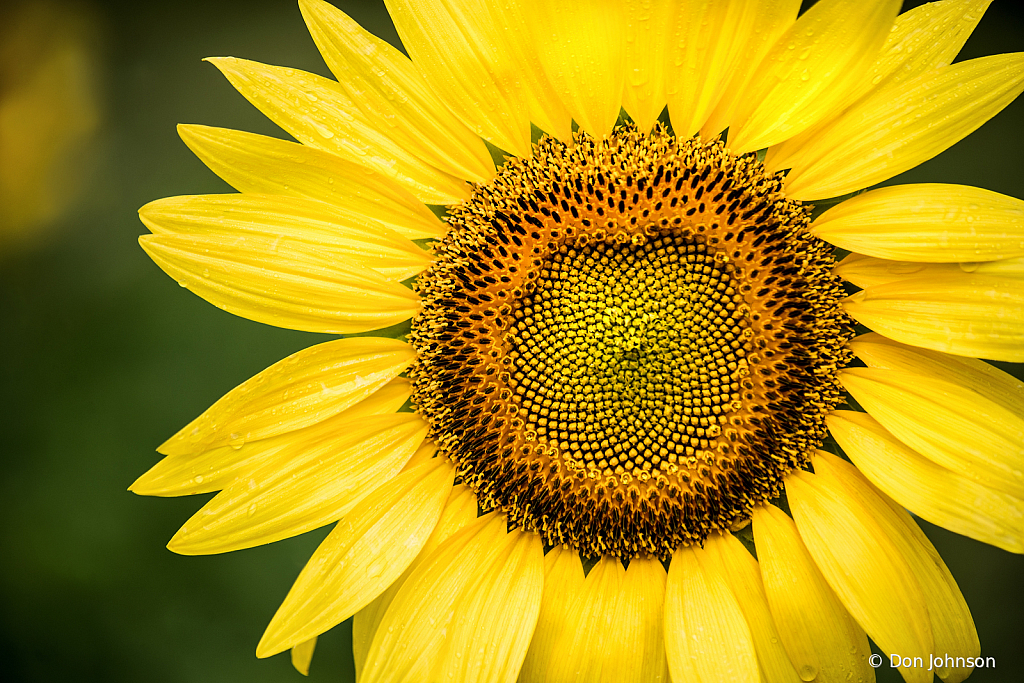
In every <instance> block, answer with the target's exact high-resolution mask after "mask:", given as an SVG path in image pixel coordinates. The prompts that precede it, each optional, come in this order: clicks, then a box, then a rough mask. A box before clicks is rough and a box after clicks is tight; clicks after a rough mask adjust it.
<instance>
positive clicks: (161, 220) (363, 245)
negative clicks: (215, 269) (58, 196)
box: [139, 194, 431, 280]
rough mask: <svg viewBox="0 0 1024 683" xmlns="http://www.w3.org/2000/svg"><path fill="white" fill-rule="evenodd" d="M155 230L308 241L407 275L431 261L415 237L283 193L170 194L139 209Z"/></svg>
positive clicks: (389, 273) (394, 276) (391, 275)
mask: <svg viewBox="0 0 1024 683" xmlns="http://www.w3.org/2000/svg"><path fill="white" fill-rule="evenodd" d="M139 218H141V219H142V222H143V223H144V224H145V225H146V227H147V228H149V229H150V230H151V231H152V232H154V233H156V234H170V235H202V236H207V235H209V236H214V235H216V236H221V237H241V236H254V237H258V238H265V239H271V240H274V242H272V244H277V245H281V244H288V243H289V242H295V243H299V244H310V245H314V246H316V248H317V249H319V250H320V251H322V252H323V253H324V254H329V255H332V256H334V257H338V258H342V259H347V260H350V261H353V262H355V263H358V264H359V265H361V266H364V267H366V268H371V269H373V270H375V271H377V272H378V273H380V274H381V275H382V276H384V277H385V278H387V279H389V280H405V279H408V278H410V277H413V276H414V275H417V274H419V273H420V272H421V271H422V270H423V269H424V268H426V267H427V266H428V265H429V264H430V260H431V259H430V256H429V255H428V254H427V253H426V252H424V251H423V250H422V249H420V248H419V247H418V246H416V244H415V243H413V242H412V240H410V239H408V238H406V237H403V236H401V235H399V234H398V233H397V232H395V231H394V230H391V229H390V228H387V227H385V226H384V225H382V224H380V223H378V222H376V221H373V220H369V219H366V218H361V219H356V220H353V219H352V217H351V216H350V215H346V214H345V213H344V212H341V211H337V210H336V209H334V208H333V207H331V206H330V205H329V204H324V203H323V202H318V201H313V200H311V199H303V198H301V197H282V196H280V195H255V194H222V195H197V196H186V197H168V198H167V199H158V200H157V201H155V202H150V203H149V204H146V205H145V206H144V207H142V208H141V209H139Z"/></svg>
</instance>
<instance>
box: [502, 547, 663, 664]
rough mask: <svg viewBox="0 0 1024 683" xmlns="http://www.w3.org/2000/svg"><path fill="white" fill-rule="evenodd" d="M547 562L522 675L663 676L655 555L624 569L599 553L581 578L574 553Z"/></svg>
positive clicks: (660, 589) (658, 566) (660, 577)
mask: <svg viewBox="0 0 1024 683" xmlns="http://www.w3.org/2000/svg"><path fill="white" fill-rule="evenodd" d="M559 553H560V555H575V554H576V553H575V551H573V550H567V551H559ZM550 555H551V553H549V556H550ZM546 564H547V565H548V571H547V572H546V576H545V593H544V600H543V602H542V607H541V617H540V618H539V619H538V622H537V633H536V634H535V636H534V641H533V642H531V644H530V651H529V654H528V655H527V658H526V661H525V662H524V663H523V671H522V673H521V674H520V676H519V680H520V682H521V683H534V682H536V683H568V682H571V681H576V682H578V683H599V682H600V681H605V680H608V681H616V683H631V682H635V683H649V682H652V681H666V682H667V681H668V669H667V663H666V660H665V638H664V635H663V632H662V619H663V618H664V606H665V602H664V596H665V568H664V567H662V566H661V563H660V562H658V561H657V560H654V559H650V558H634V559H633V560H631V561H630V565H629V570H628V571H627V570H624V569H623V568H622V564H621V562H620V561H619V560H618V558H613V557H604V558H601V559H600V560H598V562H597V564H596V565H595V566H594V567H593V568H592V569H591V570H590V573H589V574H587V576H586V578H584V577H583V571H582V567H581V566H580V563H579V559H578V558H568V557H566V558H562V557H560V556H556V557H555V559H554V560H553V561H552V560H546ZM549 586H550V589H549Z"/></svg>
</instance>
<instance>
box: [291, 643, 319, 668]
mask: <svg viewBox="0 0 1024 683" xmlns="http://www.w3.org/2000/svg"><path fill="white" fill-rule="evenodd" d="M315 649H316V636H314V637H312V638H310V639H309V640H307V641H306V642H304V643H299V644H298V645H296V646H295V647H293V648H292V666H293V667H295V670H296V671H298V672H299V673H300V674H302V675H303V676H308V675H309V664H310V662H312V661H313V650H315Z"/></svg>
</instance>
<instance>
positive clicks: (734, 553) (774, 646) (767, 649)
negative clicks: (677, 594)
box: [701, 532, 866, 683]
mask: <svg viewBox="0 0 1024 683" xmlns="http://www.w3.org/2000/svg"><path fill="white" fill-rule="evenodd" d="M704 551H705V552H704V553H703V555H702V556H701V560H702V561H703V562H704V563H705V564H707V565H708V566H709V567H710V568H711V569H712V570H713V571H714V572H716V573H718V574H719V575H720V576H722V577H724V578H725V580H726V584H727V585H728V586H729V588H730V589H731V590H732V593H733V595H734V596H735V598H736V602H737V604H738V605H739V606H740V609H741V610H742V611H743V616H744V617H746V620H747V626H748V627H749V628H750V636H751V638H752V639H753V641H754V650H755V651H756V652H757V660H758V663H759V664H760V666H761V680H762V681H764V683H797V682H798V681H799V680H800V677H799V676H798V675H797V670H796V668H794V666H793V663H792V662H791V661H790V659H789V656H788V655H787V654H786V650H785V649H784V648H783V646H782V645H781V644H780V642H779V631H778V629H776V628H775V620H774V618H773V617H772V614H771V612H770V611H769V608H768V602H767V599H766V597H765V592H764V585H763V584H762V582H761V573H760V571H759V569H758V566H757V560H755V559H754V558H753V556H752V555H751V554H750V553H749V552H748V551H747V549H746V548H744V547H743V544H742V543H740V541H739V539H737V538H736V537H735V536H733V535H732V534H730V533H728V532H724V533H712V534H711V535H710V536H708V537H707V539H705V541H704ZM819 635H820V633H819ZM865 643H866V641H865ZM840 646H841V644H840ZM865 656H866V655H865Z"/></svg>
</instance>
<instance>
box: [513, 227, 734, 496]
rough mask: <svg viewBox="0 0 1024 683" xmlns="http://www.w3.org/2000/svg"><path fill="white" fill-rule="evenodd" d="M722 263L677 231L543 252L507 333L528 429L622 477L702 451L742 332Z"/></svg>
mask: <svg viewBox="0 0 1024 683" xmlns="http://www.w3.org/2000/svg"><path fill="white" fill-rule="evenodd" d="M729 270H731V267H730V265H729V264H728V263H727V262H718V261H716V260H715V259H714V257H713V256H710V255H709V254H708V253H707V250H706V249H705V248H704V247H702V246H701V245H697V244H687V243H686V240H684V239H683V238H681V237H679V236H675V237H674V238H673V237H659V238H656V239H653V240H651V241H648V242H646V243H644V244H642V245H639V246H634V245H632V244H629V245H626V246H624V247H614V246H610V245H607V244H604V243H602V244H598V245H595V246H594V247H590V248H585V249H582V250H576V249H570V248H565V247H563V248H562V249H561V250H560V251H559V252H557V253H556V254H554V255H553V256H552V258H551V260H550V262H549V263H548V264H547V265H546V267H545V268H544V269H543V270H542V271H541V275H540V279H539V282H540V283H541V285H540V286H539V287H538V288H537V289H536V291H535V293H534V294H533V296H531V297H528V298H526V299H525V300H524V301H523V303H522V305H521V306H520V307H519V308H518V309H517V310H516V312H515V313H514V314H513V317H514V319H515V323H514V324H513V327H512V331H511V334H510V336H509V347H510V351H509V357H510V358H511V359H512V364H511V368H512V381H511V382H510V386H511V388H512V389H513V391H515V393H516V399H517V400H518V402H519V404H520V405H521V406H522V407H523V412H524V413H525V417H526V429H527V430H528V432H529V431H531V430H532V432H534V433H536V435H537V437H538V438H541V439H545V440H546V441H547V442H548V443H551V444H554V445H556V446H557V447H558V449H559V451H560V453H561V454H562V455H563V457H564V458H565V459H566V461H567V462H571V463H573V466H575V467H577V468H593V467H596V468H597V469H598V470H599V471H600V472H601V473H602V474H604V475H612V474H614V475H618V476H619V478H620V479H625V480H626V483H628V481H629V480H630V479H631V478H637V479H639V480H640V481H647V480H648V479H649V478H650V476H651V473H652V472H654V471H663V472H664V471H668V468H669V466H670V465H671V464H674V463H678V461H679V459H680V458H682V457H688V456H690V457H692V456H694V455H695V454H696V452H697V450H703V449H707V448H709V447H710V445H711V442H710V439H711V438H713V437H715V436H718V435H719V434H720V433H721V431H722V429H721V425H720V420H721V419H722V415H723V414H724V411H723V408H725V407H727V406H726V405H725V404H727V403H730V402H731V401H732V400H733V396H734V395H735V394H734V392H732V391H731V390H730V389H729V385H730V383H731V382H730V378H729V375H730V374H731V371H730V369H729V367H728V366H729V364H732V366H733V368H735V367H736V361H738V360H739V359H740V358H742V356H743V354H744V349H743V342H744V340H745V338H747V339H748V338H749V336H750V332H749V328H748V327H746V321H745V320H744V315H743V307H742V299H741V298H740V296H739V294H738V292H737V291H736V290H735V288H734V287H733V286H732V283H731V278H730V277H729V275H728V271H729ZM740 328H742V330H743V331H742V332H740V333H739V334H736V333H734V331H733V330H735V329H740ZM723 385H724V390H723Z"/></svg>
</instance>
